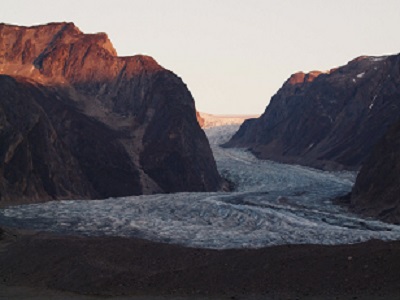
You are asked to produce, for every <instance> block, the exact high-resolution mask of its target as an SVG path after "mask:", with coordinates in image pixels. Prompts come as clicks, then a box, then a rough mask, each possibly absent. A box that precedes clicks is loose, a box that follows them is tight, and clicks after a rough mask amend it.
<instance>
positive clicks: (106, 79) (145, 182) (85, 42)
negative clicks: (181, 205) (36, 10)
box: [0, 23, 224, 202]
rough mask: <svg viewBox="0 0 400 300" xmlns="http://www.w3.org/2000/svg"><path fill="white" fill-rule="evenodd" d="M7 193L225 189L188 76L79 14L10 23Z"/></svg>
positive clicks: (1, 186)
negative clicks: (92, 28)
mask: <svg viewBox="0 0 400 300" xmlns="http://www.w3.org/2000/svg"><path fill="white" fill-rule="evenodd" d="M0 74H3V75H2V76H0V86H1V88H0V97H1V98H0V202H1V201H3V202H5V201H6V202H12V201H23V202H27V201H36V200H41V201H43V200H49V199H64V198H68V199H81V198H89V199H91V198H105V197H114V196H125V195H133V194H135V195H137V194H149V193H160V192H179V191H215V190H218V189H221V188H223V186H224V182H223V180H222V179H221V177H220V175H219V174H218V171H217V169H216V164H215V161H214V158H213V156H212V152H211V149H210V146H209V143H208V141H207V138H206V136H205V134H204V132H203V130H201V128H200V126H199V125H198V123H197V119H196V111H195V104H194V100H193V98H192V96H191V94H190V92H189V90H188V89H187V87H186V85H185V84H184V83H183V82H182V80H181V79H180V78H179V77H178V76H176V75H175V74H174V73H172V72H171V71H169V70H166V69H164V68H163V67H161V66H160V65H159V64H158V63H157V62H156V61H155V60H154V59H153V58H151V57H148V56H143V55H136V56H131V57H118V56H117V54H116V51H115V49H114V48H113V46H112V44H111V42H110V40H109V39H108V37H107V35H106V34H104V33H99V34H84V33H82V32H81V31H80V30H79V29H78V28H77V27H76V26H75V25H74V24H73V23H50V24H47V25H40V26H33V27H22V26H13V25H6V24H0Z"/></svg>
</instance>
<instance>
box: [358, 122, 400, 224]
mask: <svg viewBox="0 0 400 300" xmlns="http://www.w3.org/2000/svg"><path fill="white" fill-rule="evenodd" d="M399 174H400V122H398V123H396V124H395V125H394V126H393V127H392V128H391V129H390V130H389V131H388V133H387V134H386V135H385V136H384V137H383V139H382V140H380V141H379V143H378V144H377V145H376V147H375V148H374V150H373V151H372V154H371V156H370V157H369V158H368V159H367V160H366V161H365V163H364V164H363V166H362V168H361V170H360V173H359V174H358V176H357V180H356V183H355V185H354V187H353V191H352V195H351V199H350V204H351V207H352V209H353V210H355V211H356V212H358V213H362V214H364V215H367V216H371V217H374V218H379V219H382V220H384V221H386V222H391V223H397V224H400V177H399Z"/></svg>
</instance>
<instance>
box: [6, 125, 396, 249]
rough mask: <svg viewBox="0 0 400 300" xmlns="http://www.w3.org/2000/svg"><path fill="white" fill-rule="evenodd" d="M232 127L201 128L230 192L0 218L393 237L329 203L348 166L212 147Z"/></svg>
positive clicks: (143, 230) (146, 228)
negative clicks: (328, 167) (324, 167)
mask: <svg viewBox="0 0 400 300" xmlns="http://www.w3.org/2000/svg"><path fill="white" fill-rule="evenodd" d="M237 129H238V125H227V126H219V127H214V128H209V129H206V133H207V136H208V138H209V140H210V144H211V146H212V149H213V152H214V155H215V159H216V162H217V165H218V169H219V171H220V173H221V174H223V176H225V177H227V178H228V179H230V180H231V181H233V182H234V183H235V185H236V191H235V192H230V193H227V192H217V193H177V194H167V195H162V194H158V195H150V196H135V197H124V198H110V199H106V200H89V201H86V200H79V201H53V202H47V203H43V204H32V205H21V206H14V207H10V208H7V209H3V210H0V224H3V225H6V226H11V227H20V228H30V229H36V230H41V231H50V232H56V233H61V234H71V235H88V236H125V237H140V238H145V239H149V240H153V241H162V242H168V243H174V244H181V245H185V246H189V247H200V248H214V249H226V248H258V247H265V246H272V245H281V244H326V245H334V244H348V243H356V242H361V241H366V240H369V239H382V240H397V239H400V226H395V225H390V224H385V223H382V222H379V221H374V220H370V219H363V218H360V217H358V216H355V215H352V214H350V213H348V212H346V210H345V209H343V208H341V207H338V206H336V205H334V204H332V202H331V200H332V199H333V198H335V197H337V196H341V195H344V194H346V193H348V192H350V190H351V187H352V185H353V183H354V180H355V176H356V174H355V173H354V172H325V171H320V170H315V169H311V168H307V167H302V166H297V165H287V164H280V163H275V162H271V161H262V160H258V159H257V158H255V157H254V156H253V155H252V154H251V153H249V152H247V151H245V150H243V149H223V148H220V147H219V146H218V145H219V144H221V143H223V142H225V141H227V140H228V139H229V138H230V136H231V135H232V134H233V133H234V132H235V131H236V130H237Z"/></svg>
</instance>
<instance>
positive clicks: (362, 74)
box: [357, 72, 365, 78]
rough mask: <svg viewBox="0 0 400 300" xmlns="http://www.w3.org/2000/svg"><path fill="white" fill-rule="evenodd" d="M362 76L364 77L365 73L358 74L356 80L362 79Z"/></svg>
mask: <svg viewBox="0 0 400 300" xmlns="http://www.w3.org/2000/svg"><path fill="white" fill-rule="evenodd" d="M364 75H365V72H362V73H360V74H357V78H363V77H364Z"/></svg>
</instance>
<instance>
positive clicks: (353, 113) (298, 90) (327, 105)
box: [225, 55, 400, 170]
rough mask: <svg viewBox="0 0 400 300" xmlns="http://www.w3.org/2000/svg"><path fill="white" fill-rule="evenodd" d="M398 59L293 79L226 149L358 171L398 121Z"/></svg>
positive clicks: (358, 62)
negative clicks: (232, 148)
mask: <svg viewBox="0 0 400 300" xmlns="http://www.w3.org/2000/svg"><path fill="white" fill-rule="evenodd" d="M399 73H400V55H393V56H383V57H368V56H362V57H358V58H356V59H354V60H352V61H350V62H349V63H348V64H347V65H345V66H342V67H339V68H336V69H332V70H329V71H327V72H318V71H313V72H310V73H308V74H305V73H302V72H300V73H296V74H294V75H292V76H291V77H290V78H289V79H288V80H287V81H286V82H285V83H284V84H283V86H282V87H281V88H280V90H279V91H278V92H277V93H276V94H275V95H274V96H273V97H272V98H271V101H270V104H269V105H268V106H267V108H266V110H265V112H264V113H263V114H262V115H261V117H260V118H257V119H252V120H248V121H246V122H244V124H243V125H242V126H241V128H240V129H239V131H238V132H237V133H236V134H235V135H234V136H233V137H232V139H231V140H230V141H229V142H228V143H227V144H225V146H227V147H246V148H249V149H250V150H251V151H252V152H253V153H254V154H255V155H256V156H257V157H259V158H262V159H271V160H276V161H280V162H285V163H296V164H301V165H307V166H311V167H316V168H320V169H326V170H335V169H336V170H337V169H348V170H358V169H359V168H360V166H361V164H362V163H363V161H364V160H365V158H366V157H367V156H368V155H369V154H370V152H371V149H372V147H373V146H374V145H375V144H376V143H377V141H378V140H379V139H380V138H381V137H382V136H383V135H384V133H385V132H386V131H387V129H388V127H389V126H390V125H392V124H393V123H394V122H395V121H397V120H398V119H399V116H400V74H399Z"/></svg>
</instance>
